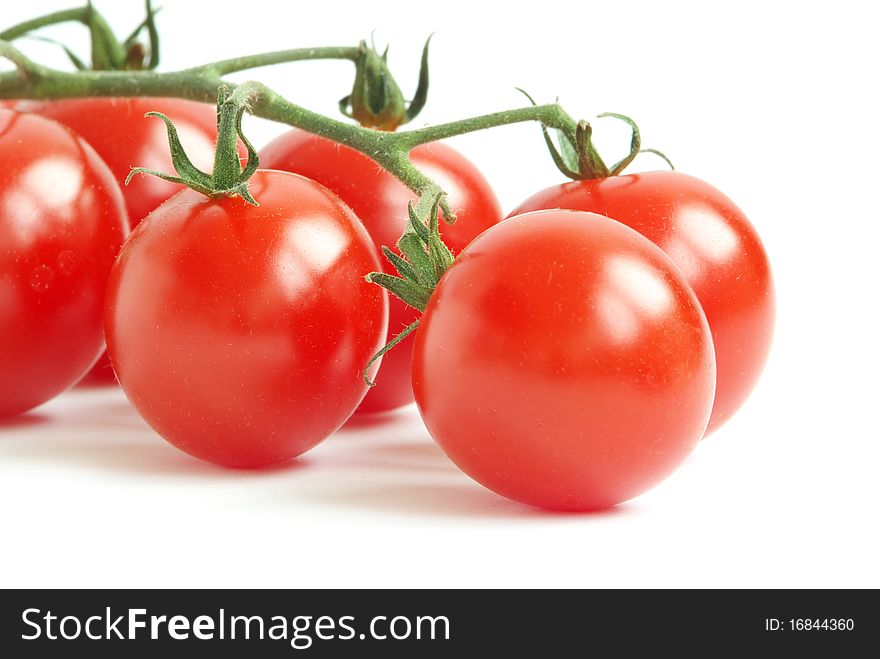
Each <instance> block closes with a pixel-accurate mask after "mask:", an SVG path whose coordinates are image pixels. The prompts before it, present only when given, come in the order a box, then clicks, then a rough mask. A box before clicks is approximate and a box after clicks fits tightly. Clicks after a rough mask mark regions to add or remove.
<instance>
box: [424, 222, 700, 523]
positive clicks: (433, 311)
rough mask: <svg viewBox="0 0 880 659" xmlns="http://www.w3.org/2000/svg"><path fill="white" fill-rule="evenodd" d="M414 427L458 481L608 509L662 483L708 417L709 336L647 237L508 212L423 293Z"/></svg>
mask: <svg viewBox="0 0 880 659" xmlns="http://www.w3.org/2000/svg"><path fill="white" fill-rule="evenodd" d="M413 386H414V389H415V396H416V402H417V403H418V406H419V410H420V411H421V413H422V417H423V418H424V420H425V423H426V425H427V426H428V430H429V431H430V432H431V435H432V436H433V437H434V439H435V440H436V441H437V442H438V443H439V444H440V446H441V447H442V448H443V450H444V451H445V452H446V453H447V455H448V456H449V457H450V458H451V459H452V460H453V461H454V462H455V463H456V464H457V465H458V466H459V467H461V469H463V470H464V471H465V473H467V474H468V475H470V476H471V477H472V478H474V479H475V480H477V481H478V482H480V483H482V484H483V485H485V486H486V487H488V488H489V489H491V490H494V491H495V492H497V493H498V494H501V495H503V496H505V497H508V498H511V499H514V500H516V501H521V502H524V503H528V504H531V505H534V506H538V507H541V508H547V509H555V510H595V509H602V508H607V507H609V506H613V505H615V504H617V503H620V502H621V501H625V500H627V499H630V498H632V497H634V496H637V495H638V494H640V493H642V492H644V491H645V490H647V489H649V488H650V487H652V486H653V485H655V484H656V483H658V482H660V481H661V480H663V479H664V478H666V477H667V476H668V475H669V474H670V473H671V472H672V471H673V470H674V469H676V467H678V466H679V465H680V464H681V463H682V462H683V461H684V459H685V458H686V457H687V456H688V454H689V453H690V452H691V450H692V449H693V448H694V447H695V446H696V444H697V443H698V442H699V440H700V437H701V436H702V435H703V431H704V430H705V428H706V422H707V421H708V419H709V414H710V411H711V409H712V400H713V395H714V389H715V360H714V353H713V349H712V337H711V334H710V332H709V328H708V325H707V323H706V319H705V316H704V314H703V311H702V309H701V308H700V305H699V302H698V301H697V299H696V296H695V295H694V293H693V291H692V290H691V288H690V286H688V284H687V282H686V281H685V279H684V277H683V276H682V274H681V273H680V272H679V270H678V269H677V268H676V267H675V266H674V265H673V264H672V262H671V261H670V260H669V258H668V257H667V256H666V255H665V254H664V253H663V252H662V251H661V250H660V249H659V248H657V247H656V246H655V245H653V244H652V243H651V242H650V241H648V240H647V239H645V238H644V237H642V236H640V235H639V234H638V233H636V232H635V231H632V230H631V229H628V228H626V227H625V226H623V225H622V224H620V223H618V222H614V221H612V220H609V219H608V218H605V217H601V216H599V215H594V214H591V213H578V212H574V211H544V212H540V213H528V214H525V215H520V216H516V217H513V218H510V219H508V220H506V221H504V222H502V223H500V224H498V225H497V226H495V227H492V228H491V229H489V230H488V231H486V232H485V233H483V234H482V235H481V236H480V237H479V238H477V239H476V240H474V242H472V243H471V244H470V246H468V247H467V248H466V249H465V250H464V252H462V254H461V255H460V256H459V257H458V258H457V259H456V260H455V262H454V263H453V264H452V266H451V267H450V268H449V270H448V271H447V272H446V274H445V275H444V276H443V278H442V279H441V280H440V283H439V285H438V286H437V289H436V290H435V291H434V293H433V295H432V297H431V299H430V301H429V302H428V306H427V308H426V309H425V313H424V315H423V317H422V321H421V325H420V326H419V328H418V330H417V331H416V341H415V350H414V352H413Z"/></svg>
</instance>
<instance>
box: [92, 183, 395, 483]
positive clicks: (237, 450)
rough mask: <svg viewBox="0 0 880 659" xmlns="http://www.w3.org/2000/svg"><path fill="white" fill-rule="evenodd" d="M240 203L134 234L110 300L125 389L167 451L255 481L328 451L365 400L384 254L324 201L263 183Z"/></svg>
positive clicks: (304, 186) (319, 190)
mask: <svg viewBox="0 0 880 659" xmlns="http://www.w3.org/2000/svg"><path fill="white" fill-rule="evenodd" d="M251 192H252V193H253V195H254V197H255V198H256V199H257V200H258V201H259V202H260V206H259V207H254V206H250V205H248V204H246V203H245V202H244V201H243V200H242V199H240V198H237V197H235V198H219V199H207V198H205V197H203V196H202V195H200V194H199V193H197V192H194V191H192V190H184V191H182V192H180V193H179V194H177V195H175V196H174V197H172V198H171V199H169V200H168V201H166V202H165V203H164V204H162V205H161V206H160V207H159V208H158V209H156V210H155V211H154V212H153V213H152V214H150V215H149V216H148V217H147V218H146V220H145V221H144V222H143V223H142V224H141V225H140V226H139V227H138V228H137V229H136V230H135V231H134V233H132V235H131V238H130V239H129V240H128V241H127V242H126V244H125V247H124V248H123V249H122V252H121V254H120V256H119V260H118V262H117V264H116V266H115V267H114V269H113V273H112V276H111V279H110V285H109V288H108V298H107V316H106V332H107V345H108V350H109V353H110V358H111V360H112V362H113V366H114V368H115V370H116V374H117V376H118V377H119V382H120V384H121V385H122V387H123V389H124V390H125V393H126V395H127V396H128V397H129V399H130V400H131V402H132V403H133V404H134V406H135V407H136V408H137V409H138V411H139V412H140V413H141V414H142V415H143V417H144V418H145V419H146V420H147V422H148V423H150V425H152V426H153V428H155V430H156V431H157V432H158V433H159V434H160V435H162V436H163V437H164V438H165V439H166V440H168V441H169V442H170V443H171V444H173V445H175V446H177V447H178V448H180V449H182V450H184V451H186V452H187V453H189V454H191V455H194V456H196V457H198V458H201V459H203V460H207V461H209V462H213V463H216V464H220V465H225V466H230V467H257V466H262V465H268V464H271V463H274V462H279V461H282V460H287V459H289V458H293V457H295V456H297V455H299V454H301V453H303V452H304V451H307V450H308V449H310V448H311V447H312V446H314V445H315V444H317V443H318V442H320V441H321V440H322V439H324V438H325V437H327V436H328V435H329V434H330V433H332V432H333V431H334V430H336V429H337V428H338V427H339V426H340V425H342V423H344V422H345V420H346V419H348V417H349V416H350V415H351V413H352V412H353V411H354V409H355V408H356V407H357V406H358V404H359V403H360V402H361V399H362V398H363V397H364V394H365V393H366V389H367V387H366V385H365V384H364V381H363V377H362V369H363V367H364V364H366V363H367V361H368V360H369V359H370V357H371V356H372V355H373V354H374V353H375V352H376V350H378V349H379V348H380V347H381V346H382V343H383V341H384V339H385V333H386V331H387V314H388V308H387V298H386V296H385V294H384V293H383V291H382V290H381V289H379V288H378V287H376V286H374V285H371V284H368V283H367V282H366V281H365V280H364V273H366V272H369V271H370V270H371V269H374V268H375V267H376V266H377V265H378V255H377V254H376V251H375V248H374V247H373V245H372V243H371V241H370V238H369V236H368V235H367V233H366V231H365V230H364V228H363V227H362V226H361V224H360V223H359V222H358V221H357V218H356V217H355V216H354V214H353V213H352V212H351V211H350V210H349V209H348V208H347V207H345V205H344V204H342V203H341V202H340V201H339V199H338V198H337V197H336V196H335V195H334V194H333V193H331V192H330V191H329V190H327V189H326V188H324V187H322V186H320V185H318V184H317V183H315V182H313V181H310V180H308V179H304V178H302V177H300V176H295V175H293V174H289V173H286V172H271V171H260V172H257V173H256V174H255V175H254V177H253V178H252V179H251Z"/></svg>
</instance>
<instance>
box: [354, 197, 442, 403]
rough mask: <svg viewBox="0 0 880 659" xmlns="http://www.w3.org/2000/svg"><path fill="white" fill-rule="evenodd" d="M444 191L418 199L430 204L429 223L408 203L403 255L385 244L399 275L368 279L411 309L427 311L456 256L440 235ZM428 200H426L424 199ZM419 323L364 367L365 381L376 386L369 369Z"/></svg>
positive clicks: (401, 243) (399, 246)
mask: <svg viewBox="0 0 880 659" xmlns="http://www.w3.org/2000/svg"><path fill="white" fill-rule="evenodd" d="M442 197H443V195H442V193H437V194H435V195H433V196H428V195H426V196H425V197H423V198H422V199H421V200H420V201H419V206H420V207H423V206H424V205H425V203H427V204H430V209H429V210H428V222H427V224H426V223H425V221H424V220H423V219H422V218H421V216H420V213H419V209H417V208H415V207H414V206H413V205H412V203H410V204H409V206H408V210H409V223H408V224H407V227H406V230H405V231H404V233H403V236H401V238H400V240H399V241H398V243H397V249H398V250H399V252H400V254H395V253H394V252H393V251H392V250H390V249H389V248H388V247H385V246H383V247H382V253H383V254H384V255H385V258H386V259H388V261H389V263H391V265H393V266H394V269H395V270H396V271H397V276H395V275H389V274H386V273H384V272H371V273H370V274H368V275H367V277H366V279H367V281H368V282H370V283H372V284H376V285H378V286H381V287H382V288H384V289H386V290H387V291H388V292H390V293H391V294H392V295H394V296H396V297H398V298H400V299H401V300H402V301H403V302H405V303H406V304H408V305H409V306H411V307H412V308H414V309H416V310H418V311H420V312H424V310H425V307H427V305H428V300H429V299H430V298H431V294H432V293H433V292H434V289H435V288H436V287H437V284H438V282H439V281H440V278H441V277H442V276H443V274H444V273H445V272H446V271H447V270H448V269H449V266H450V265H452V262H453V260H454V256H453V255H452V252H451V251H449V248H448V247H447V246H446V244H445V243H444V242H443V239H442V238H441V237H440V200H441V199H442ZM424 200H427V202H424ZM418 326H419V321H418V320H416V321H415V322H414V323H412V324H411V325H409V326H407V327H406V328H405V329H404V330H403V331H402V332H400V333H399V334H398V335H397V336H395V337H394V338H393V339H392V340H391V341H389V342H388V344H387V345H386V346H385V347H384V348H382V349H381V350H380V351H379V352H377V353H376V354H375V355H374V356H373V358H372V359H371V360H370V361H369V363H368V364H367V366H366V368H365V369H364V381H365V382H366V383H367V384H368V385H369V386H371V387H372V386H373V385H374V384H375V383H374V382H372V381H371V380H370V378H369V375H368V373H367V372H368V370H369V368H370V367H371V366H372V365H373V364H374V363H375V362H376V360H377V359H379V358H380V357H381V356H382V355H384V354H385V353H386V352H388V351H389V350H391V349H392V348H393V347H394V346H396V345H397V344H398V343H400V342H401V341H403V340H404V339H405V338H406V337H407V336H409V335H410V334H411V333H412V332H413V331H415V329H416V328H417V327H418Z"/></svg>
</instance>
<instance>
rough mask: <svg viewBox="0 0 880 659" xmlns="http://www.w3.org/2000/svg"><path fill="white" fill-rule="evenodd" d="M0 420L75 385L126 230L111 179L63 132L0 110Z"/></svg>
mask: <svg viewBox="0 0 880 659" xmlns="http://www.w3.org/2000/svg"><path fill="white" fill-rule="evenodd" d="M0 172H2V176H0V199H2V200H3V203H2V204H0V417H6V416H10V415H13V414H17V413H20V412H24V411H26V410H28V409H31V408H33V407H36V406H37V405H39V404H40V403H43V402H45V401H47V400H49V399H50V398H53V397H54V396H56V395H57V394H59V393H61V392H62V391H64V390H65V389H67V388H68V387H70V386H71V385H73V384H74V383H75V382H76V381H77V380H79V379H80V378H81V377H82V376H83V375H84V374H85V372H86V371H87V370H88V369H89V367H90V366H91V365H92V364H93V363H94V361H95V359H96V358H97V357H98V353H99V352H100V350H101V347H102V345H103V335H102V317H103V314H102V311H103V299H104V290H105V287H106V285H107V279H108V277H109V275H110V268H111V266H112V265H113V260H114V258H115V257H116V253H117V252H118V251H119V248H120V247H121V245H122V241H123V240H124V238H125V235H126V233H127V220H126V216H125V205H124V203H123V200H122V194H121V192H120V190H119V186H118V185H116V183H115V181H114V180H113V175H112V173H111V172H110V170H109V169H108V168H107V166H106V165H105V164H104V162H103V161H102V160H101V158H100V157H98V155H97V154H96V153H95V152H94V150H93V149H92V148H91V147H90V146H89V145H88V144H86V143H85V141H84V140H83V139H82V138H80V137H78V136H77V135H75V134H74V133H73V132H72V131H71V130H69V129H67V128H65V127H64V126H61V125H60V124H57V123H55V122H54V121H49V120H47V119H43V118H42V117H35V116H31V115H26V114H19V113H17V112H12V111H9V110H0Z"/></svg>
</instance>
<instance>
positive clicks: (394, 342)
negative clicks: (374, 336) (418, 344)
mask: <svg viewBox="0 0 880 659" xmlns="http://www.w3.org/2000/svg"><path fill="white" fill-rule="evenodd" d="M420 321H421V318H420V319H418V320H416V321H415V322H414V323H411V324H410V325H407V326H406V328H405V329H404V330H403V331H401V332H400V333H399V334H398V335H397V336H395V337H394V338H393V339H391V340H390V341H389V342H388V343H386V344H385V346H384V347H383V348H382V349H381V350H379V352H377V353H376V354H375V355H373V356H372V357H371V358H370V361H368V362H367V365H366V366H365V367H364V373H363V375H364V382H366V383H367V386H368V387H375V386H376V382H375V381H373V380H371V379H370V376H369V375H368V373H367V372H368V371H369V370H370V367H371V366H372V365H373V364H375V363H376V361H377V360H378V359H380V358H381V357H382V356H383V355H384V354H385V353H386V352H388V351H389V350H391V349H392V348H393V347H394V346H396V345H397V344H398V343H400V342H401V341H403V340H404V339H405V338H406V337H408V336H409V335H410V334H412V333H413V332H414V331H415V330H416V328H417V327H418V326H419V322H420Z"/></svg>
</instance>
